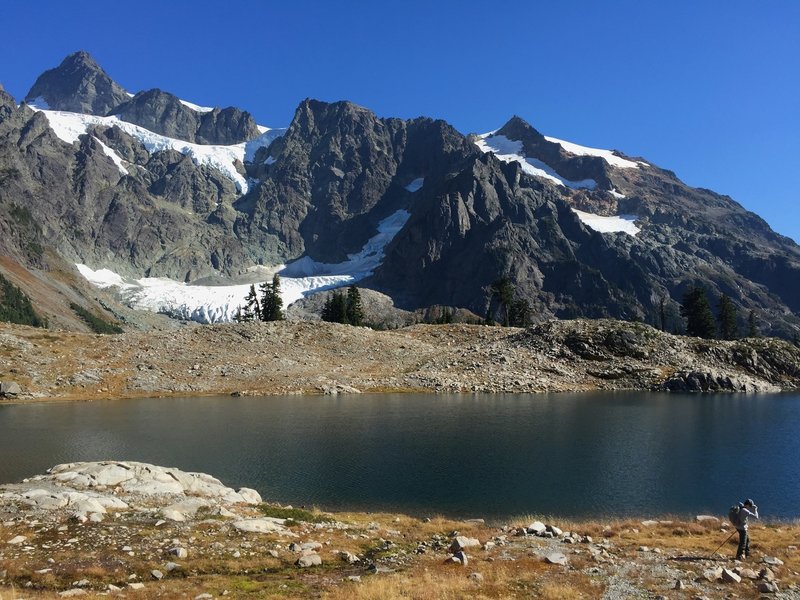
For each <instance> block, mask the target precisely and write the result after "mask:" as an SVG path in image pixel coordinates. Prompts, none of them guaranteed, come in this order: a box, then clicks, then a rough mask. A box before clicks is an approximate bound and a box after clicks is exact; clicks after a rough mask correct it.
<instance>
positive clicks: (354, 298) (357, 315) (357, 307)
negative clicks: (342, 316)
mask: <svg viewBox="0 0 800 600" xmlns="http://www.w3.org/2000/svg"><path fill="white" fill-rule="evenodd" d="M346 315H347V322H348V323H350V325H356V326H358V327H360V326H361V325H362V324H363V322H364V307H363V305H362V304H361V294H360V293H359V291H358V288H357V287H356V286H355V284H353V285H351V286H350V287H349V288H347V308H346Z"/></svg>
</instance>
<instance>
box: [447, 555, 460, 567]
mask: <svg viewBox="0 0 800 600" xmlns="http://www.w3.org/2000/svg"><path fill="white" fill-rule="evenodd" d="M444 564H446V565H461V559H460V558H458V557H457V556H448V557H447V558H446V559H445V560H444Z"/></svg>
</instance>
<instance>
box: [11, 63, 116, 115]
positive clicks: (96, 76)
mask: <svg viewBox="0 0 800 600" xmlns="http://www.w3.org/2000/svg"><path fill="white" fill-rule="evenodd" d="M37 98H42V99H43V100H44V101H45V103H46V104H47V106H49V107H50V108H52V109H53V110H65V111H69V112H78V113H86V114H92V115H105V114H108V112H109V111H111V110H112V109H113V108H115V107H117V106H119V105H120V104H122V103H123V102H125V101H127V100H128V98H129V97H128V94H127V92H126V91H125V90H124V89H123V88H122V86H120V85H119V84H118V83H116V82H115V81H114V80H113V79H111V77H109V75H108V74H107V73H106V72H105V71H104V70H103V69H102V68H101V67H100V65H98V64H97V63H96V62H95V60H94V59H93V58H92V57H91V56H90V55H89V53H88V52H84V51H80V52H75V53H74V54H70V55H69V56H67V57H66V58H65V59H64V60H63V61H62V63H61V64H60V65H59V66H58V67H56V68H55V69H50V70H49V71H45V72H44V73H42V74H41V75H40V76H39V78H38V79H37V80H36V83H34V84H33V87H32V88H31V89H30V91H29V92H28V94H27V95H26V96H25V101H26V102H33V101H34V100H36V99H37Z"/></svg>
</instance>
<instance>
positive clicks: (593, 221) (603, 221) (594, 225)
mask: <svg viewBox="0 0 800 600" xmlns="http://www.w3.org/2000/svg"><path fill="white" fill-rule="evenodd" d="M572 212H574V213H575V214H576V215H578V218H579V219H580V220H581V223H583V224H584V225H586V226H587V227H588V228H590V229H594V230H595V231H599V232H600V233H613V232H622V233H627V234H628V235H632V236H635V235H636V234H637V233H639V232H640V231H641V229H640V228H639V227H637V226H636V225H634V221H635V220H636V219H637V217H636V215H617V216H615V217H604V216H602V215H594V214H592V213H587V212H583V211H582V210H578V209H576V208H573V209H572Z"/></svg>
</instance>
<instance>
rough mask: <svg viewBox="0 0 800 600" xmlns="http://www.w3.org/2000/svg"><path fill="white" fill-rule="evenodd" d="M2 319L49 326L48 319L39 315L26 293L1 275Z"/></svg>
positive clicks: (0, 311)
mask: <svg viewBox="0 0 800 600" xmlns="http://www.w3.org/2000/svg"><path fill="white" fill-rule="evenodd" d="M0 321H8V322H9V323H18V324H20V325H33V326H34V327H47V322H46V320H44V319H42V318H41V317H39V315H37V314H36V312H35V311H34V310H33V305H32V304H31V301H30V299H29V298H28V297H27V296H26V295H25V293H24V292H23V291H22V290H21V289H19V288H18V287H17V286H15V285H14V284H13V283H11V282H10V281H9V280H8V279H6V278H5V277H3V276H2V275H0Z"/></svg>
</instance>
